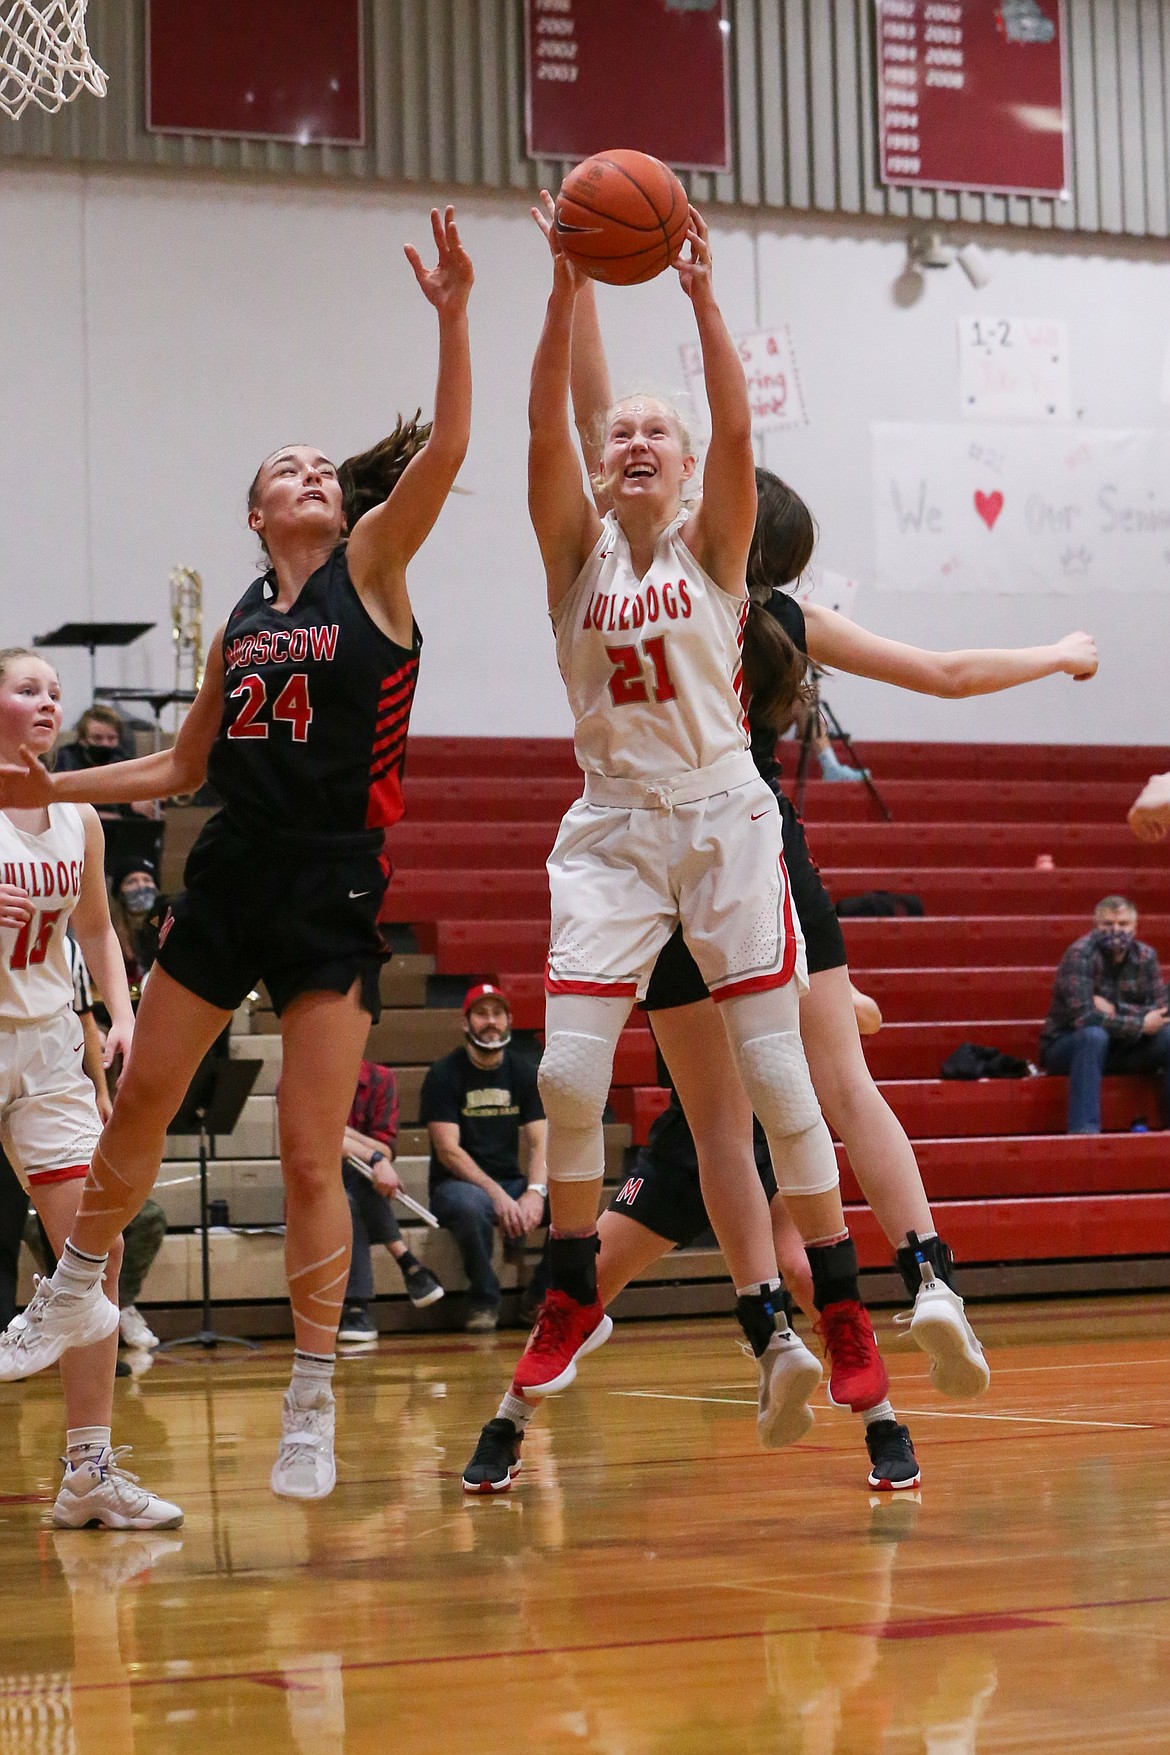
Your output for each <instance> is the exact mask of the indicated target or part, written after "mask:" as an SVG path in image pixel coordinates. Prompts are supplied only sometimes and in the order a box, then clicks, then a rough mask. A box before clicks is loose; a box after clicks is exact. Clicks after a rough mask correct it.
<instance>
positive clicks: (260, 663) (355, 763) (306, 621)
mask: <svg viewBox="0 0 1170 1755" xmlns="http://www.w3.org/2000/svg"><path fill="white" fill-rule="evenodd" d="M275 592H276V581H275V577H274V575H273V574H272V573H268V574H266V575H265V576H264V578H262V579H257V580H256V581H255V582H254V583H253V584H252V585H250V586H249V587H248V589H247V591H246V592H245V593H244V595H243V597H242V598H241V599H240V601H239V603H238V604H237V605H236V607H235V609H233V611H232V613H231V615H230V616H229V617H228V620H227V626H226V628H225V629H224V637H223V660H224V672H225V676H224V713H223V722H222V724H221V725H220V729H219V735H218V736H217V737H216V740H215V743H214V744H213V746H212V750H211V756H210V760H209V762H208V766H207V778H208V780H209V781H210V783H211V785H212V787H213V788H214V790H215V791H216V792H217V793H218V794H219V796H220V798H221V799H222V800H223V805H224V809H225V811H226V813H227V816H228V817H229V819H230V820H231V821H232V822H233V823H234V824H235V825H236V827H237V828H239V829H241V830H243V831H244V832H245V833H246V834H248V835H250V836H252V837H255V838H257V839H264V840H269V839H272V838H274V837H275V838H278V839H281V840H290V841H296V842H301V843H310V844H311V843H313V842H320V843H337V842H339V841H345V840H352V838H353V837H354V836H357V837H359V838H360V843H361V844H368V845H370V846H373V845H376V844H377V843H378V842H379V841H380V839H381V836H382V832H383V831H384V830H385V829H386V828H388V827H389V826H390V824H391V823H395V822H397V821H398V818H399V817H400V816H401V815H402V763H403V757H404V754H405V747H406V730H407V726H408V724H409V721H410V709H411V706H412V704H413V701H414V689H415V683H416V681H417V679H418V661H419V649H420V647H421V645H422V635H421V634H420V633H419V631H418V628H417V626H416V627H415V628H414V638H413V645H412V646H411V648H410V649H409V650H408V649H407V648H406V647H404V646H399V645H398V644H397V643H396V642H395V641H394V640H391V639H390V638H389V637H388V636H387V635H386V634H384V633H383V632H382V630H381V629H380V628H379V627H378V626H377V624H376V623H375V622H374V621H373V620H372V619H371V617H370V616H369V614H368V613H367V611H366V609H365V607H364V606H363V604H362V601H361V598H360V597H359V596H358V594H357V591H356V590H355V588H354V584H353V580H352V579H351V578H350V576H349V568H348V566H347V564H346V551H345V544H344V543H339V544H338V546H337V547H336V548H335V549H334V550H333V553H332V554H331V555H330V557H329V559H328V560H327V561H326V562H325V564H324V565H323V566H321V567H318V569H317V571H316V572H315V573H313V574H311V575H310V577H309V578H308V579H307V580H306V582H305V585H304V588H303V590H302V591H301V594H300V596H299V597H298V598H297V600H296V602H295V603H294V604H293V605H292V607H291V608H290V609H288V610H278V609H276V608H274V607H273V601H272V600H273V597H274V596H275Z"/></svg>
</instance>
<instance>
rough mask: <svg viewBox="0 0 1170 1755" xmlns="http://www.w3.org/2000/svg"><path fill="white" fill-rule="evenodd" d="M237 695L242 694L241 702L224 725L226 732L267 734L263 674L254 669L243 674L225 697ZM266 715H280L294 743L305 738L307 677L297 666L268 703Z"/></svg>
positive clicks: (309, 709)
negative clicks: (245, 674)
mask: <svg viewBox="0 0 1170 1755" xmlns="http://www.w3.org/2000/svg"><path fill="white" fill-rule="evenodd" d="M237 698H242V699H243V702H244V704H243V706H242V707H241V708H240V711H239V712H238V713H237V715H236V717H235V719H234V720H233V721H232V723H231V724H230V725H229V726H228V736H229V737H267V736H268V720H267V719H265V718H263V717H262V715H263V713H264V709H265V707H266V706H267V704H268V688H267V685H266V683H265V681H264V678H263V677H262V676H257V675H256V674H255V672H253V673H252V675H251V676H246V677H244V679H243V681H242V682H241V683H240V684H239V686H238V687H237V688H234V689H233V690H232V692H231V695H230V697H229V699H231V700H233V701H234V700H236V699H237ZM269 718H271V719H283V720H285V721H286V722H287V723H288V724H289V725H291V727H292V738H293V742H294V743H307V742H308V738H309V726H310V725H311V724H312V723H313V709H312V706H311V705H310V702H309V679H308V677H307V676H306V675H305V672H304V671H303V670H298V671H297V672H296V673H295V675H293V676H290V677H289V678H288V680H287V682H286V683H285V685H284V687H283V688H282V689H281V691H280V693H279V694H278V695H277V697H276V699H275V701H273V703H272V709H271V712H270V714H269Z"/></svg>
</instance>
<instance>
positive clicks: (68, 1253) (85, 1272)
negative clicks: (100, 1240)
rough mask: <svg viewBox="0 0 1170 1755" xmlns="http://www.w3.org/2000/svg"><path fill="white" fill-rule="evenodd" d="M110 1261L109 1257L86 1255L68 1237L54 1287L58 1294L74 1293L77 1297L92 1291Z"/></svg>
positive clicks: (54, 1277) (54, 1278)
mask: <svg viewBox="0 0 1170 1755" xmlns="http://www.w3.org/2000/svg"><path fill="white" fill-rule="evenodd" d="M109 1259H110V1258H109V1256H108V1255H86V1253H85V1251H84V1250H83V1249H78V1248H77V1247H76V1246H75V1245H74V1244H72V1243H70V1241H69V1239H68V1237H66V1239H65V1247H64V1248H63V1249H62V1251H61V1259H60V1261H59V1262H58V1263H57V1271H56V1272H55V1273H54V1275H53V1285H54V1287H55V1288H56V1290H57V1291H58V1292H72V1293H73V1294H74V1296H75V1297H76V1296H79V1295H80V1294H81V1293H83V1292H89V1291H92V1290H93V1288H94V1286H96V1285H97V1284H98V1282H99V1281H100V1280H101V1278H102V1276H103V1274H104V1273H105V1271H106V1263H107V1262H108V1261H109Z"/></svg>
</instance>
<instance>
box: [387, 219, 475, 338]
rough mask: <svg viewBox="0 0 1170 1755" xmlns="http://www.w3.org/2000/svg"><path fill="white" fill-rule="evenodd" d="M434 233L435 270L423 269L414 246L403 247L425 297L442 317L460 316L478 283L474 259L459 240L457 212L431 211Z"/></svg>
mask: <svg viewBox="0 0 1170 1755" xmlns="http://www.w3.org/2000/svg"><path fill="white" fill-rule="evenodd" d="M431 230H432V232H433V233H434V236H435V247H436V249H437V250H438V252H439V260H438V261H437V262H436V264H435V266H434V267H433V268H424V267H423V260H422V257H421V256H420V255H419V253H418V251H417V250H416V249H415V247H414V245H413V244H404V245H403V250H404V252H405V254H406V260H407V261H408V262H409V263H410V266H411V267H412V268H413V269H414V278H415V279H416V280H417V281H418V284H419V286H420V287H421V288H422V293H423V297H424V298H425V299H427V300H428V301H429V302H430V303H431V304H432V305H434V307H435V309H436V311H437V312H438V313H439V315H440V317H450V316H458V314H459V313H460V312H461V311H465V310H466V309H467V300H468V297H469V295H470V293H471V287H472V283H473V281H474V280H475V270H474V269H473V268H472V266H471V257H470V256H469V255H468V254H467V251H466V250H465V249H464V248H463V245H462V243H461V242H460V240H459V231H458V228H457V226H456V224H455V209H454V208H453V207H447V208H445V209H444V211H443V212H442V214H440V212H439V210H438V208H437V207H432V208H431Z"/></svg>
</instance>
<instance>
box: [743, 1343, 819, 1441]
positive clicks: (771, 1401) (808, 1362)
mask: <svg viewBox="0 0 1170 1755" xmlns="http://www.w3.org/2000/svg"><path fill="white" fill-rule="evenodd" d="M744 1352H745V1353H749V1354H750V1353H751V1348H750V1347H749V1346H747V1345H746V1344H745V1346H744ZM756 1364H757V1365H758V1367H759V1371H760V1397H759V1411H758V1413H757V1415H756V1430H757V1431H758V1432H759V1435H760V1443H761V1444H762V1445H763V1446H764V1449H765V1450H781V1449H783V1447H784V1446H785V1445H786V1444H795V1443H796V1441H797V1439H798V1438H803V1437H804V1435H805V1433H806V1432H807V1431H808V1430H809V1428H810V1427H811V1426H812V1423H813V1412H812V1409H811V1408H810V1407H809V1405H808V1398H809V1396H810V1395H811V1394H812V1392H813V1390H814V1389H815V1388H816V1387H817V1384H818V1383H819V1382H820V1381H821V1362H820V1360H819V1359H818V1358H817V1357H816V1355H815V1354H814V1353H810V1352H809V1350H808V1348H807V1347H806V1346H805V1344H804V1342H803V1341H802V1340H801V1339H800V1336H799V1335H796V1334H793V1332H792V1330H791V1329H790V1328H787V1327H785V1328H778V1329H777V1330H776V1333H775V1334H774V1335H773V1336H772V1338H771V1340H770V1341H769V1342H768V1345H767V1347H766V1348H765V1349H764V1352H763V1353H762V1354H761V1355H760V1357H759V1358H758V1359H757V1360H756Z"/></svg>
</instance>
